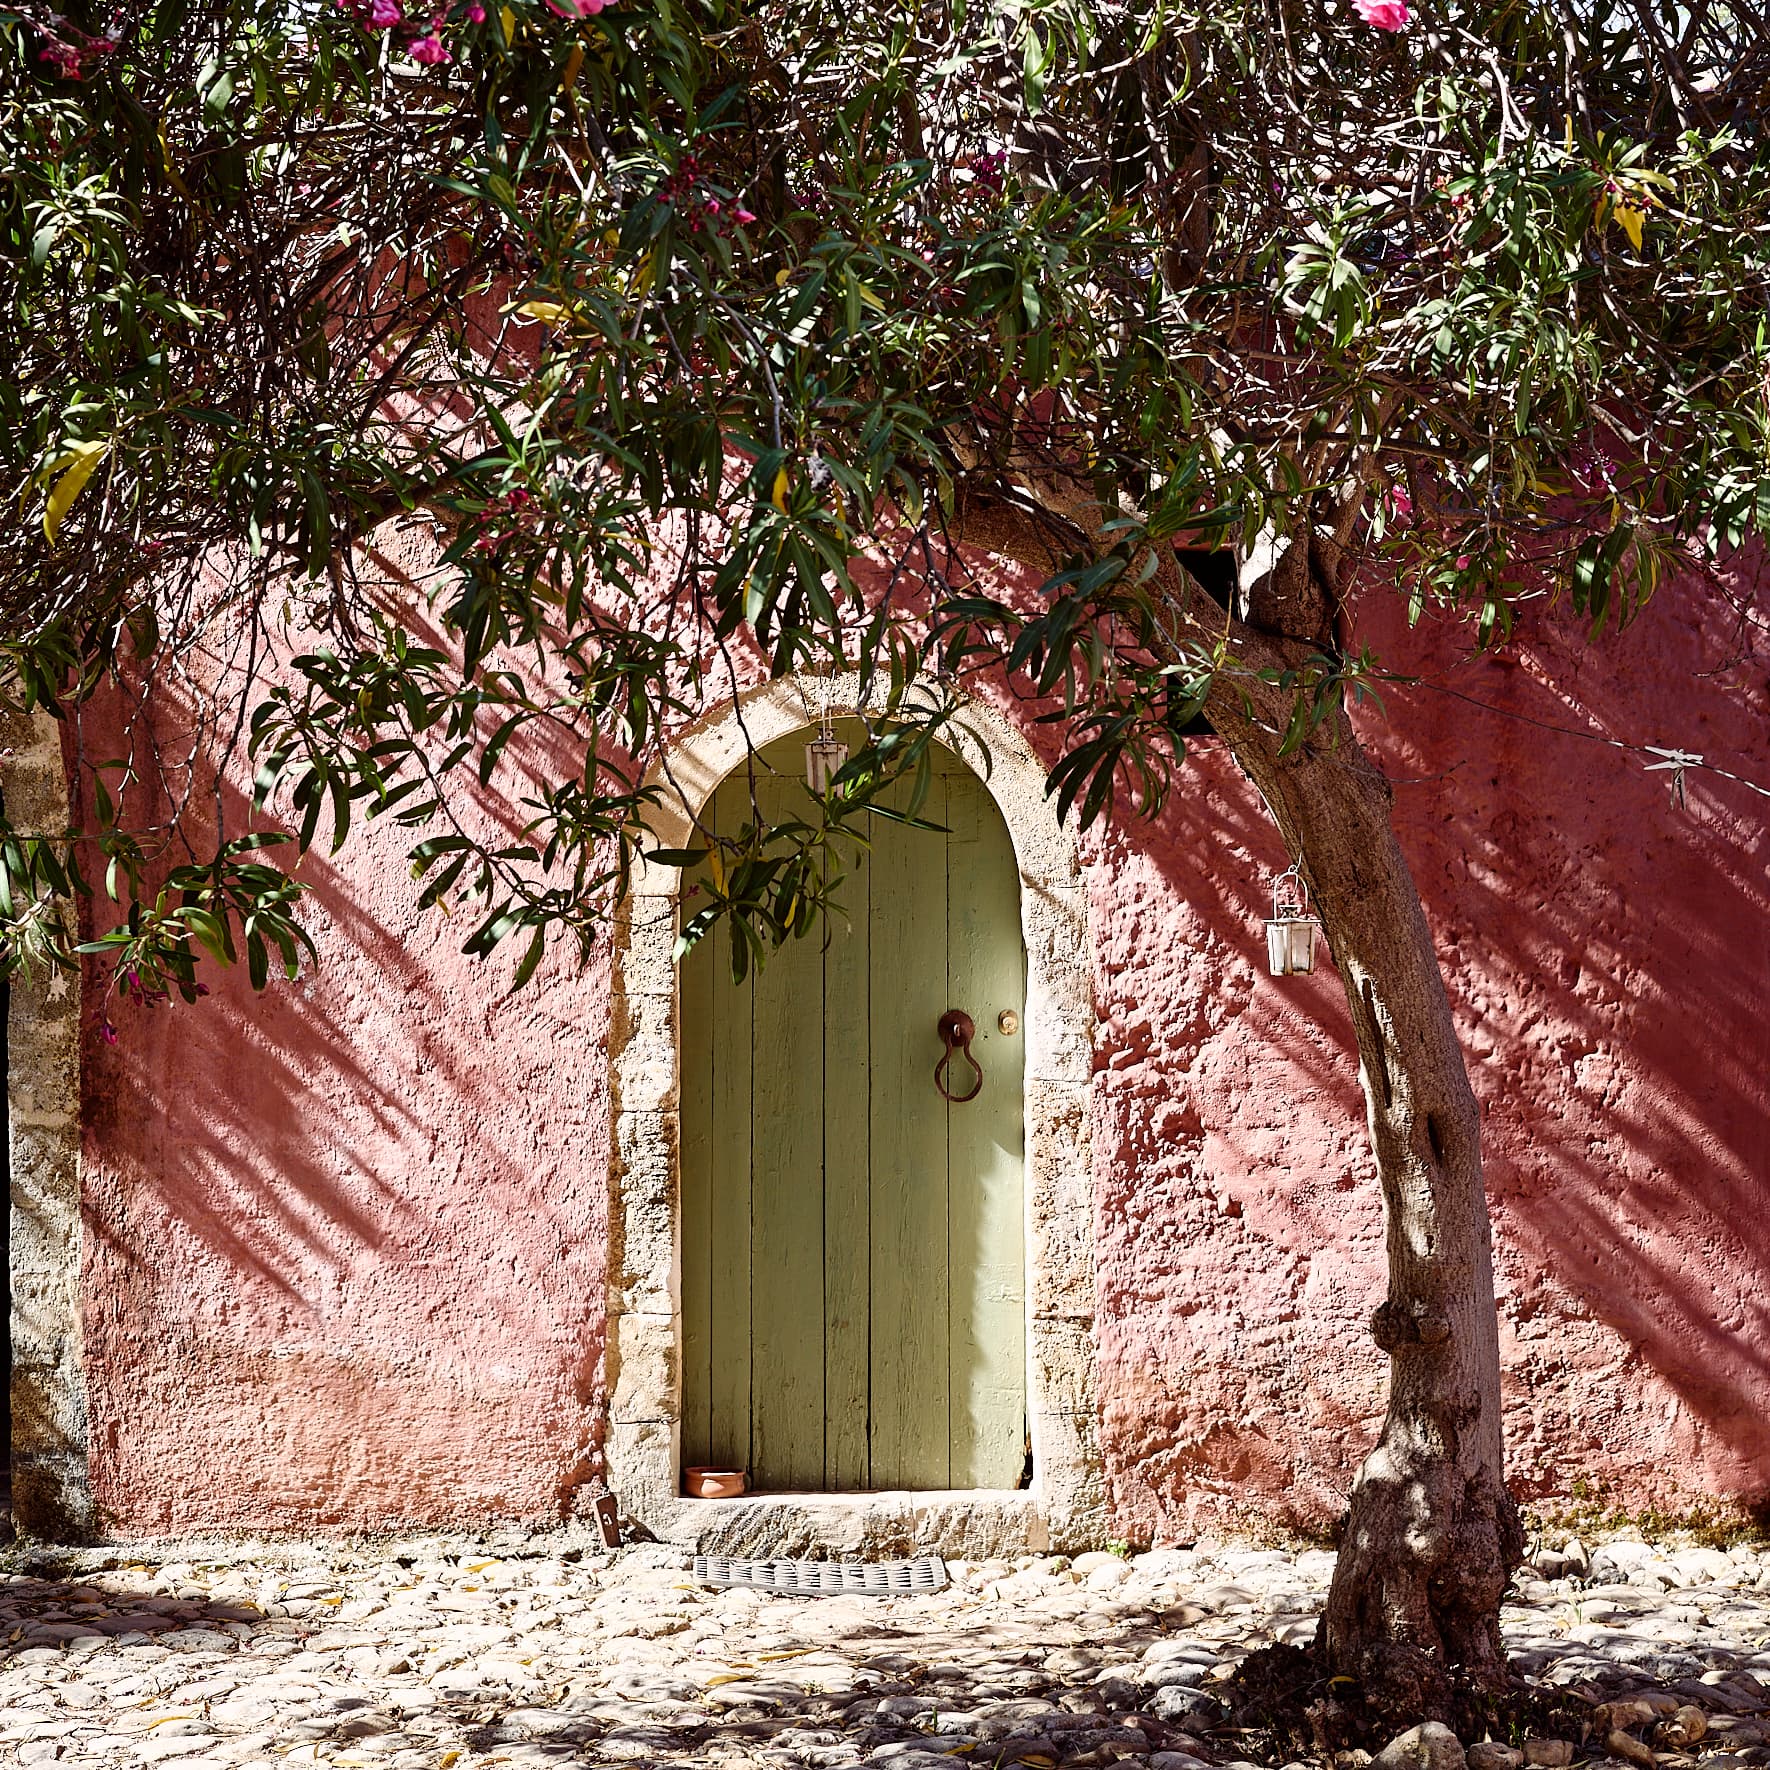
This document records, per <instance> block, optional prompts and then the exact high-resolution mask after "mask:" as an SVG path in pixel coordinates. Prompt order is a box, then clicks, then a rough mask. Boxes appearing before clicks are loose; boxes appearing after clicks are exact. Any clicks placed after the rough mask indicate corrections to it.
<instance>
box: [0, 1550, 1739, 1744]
mask: <svg viewBox="0 0 1770 1770" xmlns="http://www.w3.org/2000/svg"><path fill="white" fill-rule="evenodd" d="M182 1553H183V1558H181V1559H170V1558H167V1559H161V1558H158V1556H156V1557H154V1558H148V1557H147V1556H146V1555H145V1552H144V1551H140V1550H137V1551H133V1552H129V1551H111V1552H102V1553H101V1552H96V1551H89V1552H85V1553H84V1554H81V1555H78V1556H73V1557H69V1558H67V1559H65V1560H64V1561H62V1562H61V1563H59V1564H55V1565H54V1566H52V1565H51V1564H49V1563H46V1562H42V1561H39V1562H37V1563H34V1564H33V1563H31V1562H29V1561H26V1560H22V1559H21V1558H20V1556H19V1555H18V1554H14V1555H12V1556H9V1557H7V1558H5V1559H4V1560H0V1569H11V1571H5V1572H0V1656H4V1657H3V1658H0V1763H8V1764H10V1763H21V1764H47V1763H50V1762H55V1763H58V1764H64V1765H80V1764H89V1763H90V1764H98V1763H105V1764H109V1765H122V1766H131V1765H137V1764H140V1765H147V1766H157V1767H158V1770H194V1767H195V1766H199V1765H200V1766H205V1767H208V1766H240V1765H267V1766H268V1765H274V1764H278V1763H287V1764H292V1765H299V1764H322V1763H330V1764H338V1765H387V1766H390V1767H393V1770H407V1767H412V1770H416V1767H418V1766H424V1767H426V1770H429V1767H432V1766H434V1767H436V1770H448V1767H449V1766H456V1767H457V1770H472V1767H473V1766H477V1765H480V1764H499V1763H507V1764H514V1765H534V1764H554V1763H558V1764H566V1763H581V1764H584V1765H587V1766H592V1767H596V1766H602V1767H606V1770H621V1767H623V1766H634V1767H643V1770H663V1767H665V1766H688V1765H695V1766H700V1765H717V1764H730V1765H739V1764H742V1765H768V1766H779V1767H781V1770H786V1767H788V1766H801V1765H803V1766H821V1765H843V1764H850V1763H859V1762H865V1763H868V1764H876V1765H880V1766H882V1767H883V1770H962V1766H965V1765H970V1766H977V1765H982V1764H987V1765H989V1766H991V1770H998V1767H999V1770H1008V1767H1009V1766H1013V1765H1016V1764H1019V1765H1024V1766H1028V1767H1029V1770H1051V1767H1054V1766H1055V1767H1059V1770H1085V1767H1086V1770H1091V1767H1093V1766H1109V1765H1112V1764H1114V1763H1119V1764H1122V1765H1123V1766H1124V1770H1140V1767H1141V1766H1142V1765H1144V1764H1148V1765H1150V1766H1151V1770H1199V1766H1200V1764H1201V1763H1204V1762H1210V1763H1218V1764H1235V1763H1238V1762H1241V1761H1242V1758H1241V1753H1242V1751H1243V1750H1246V1749H1248V1748H1247V1747H1246V1746H1245V1745H1238V1741H1237V1739H1236V1737H1235V1735H1234V1734H1233V1733H1230V1732H1228V1731H1227V1730H1225V1729H1224V1728H1223V1727H1222V1726H1221V1725H1220V1723H1221V1720H1222V1717H1221V1714H1220V1712H1218V1711H1216V1710H1215V1708H1214V1705H1213V1703H1212V1701H1211V1691H1212V1686H1213V1683H1214V1681H1215V1680H1217V1679H1219V1678H1220V1677H1221V1676H1222V1675H1223V1674H1224V1673H1226V1672H1227V1671H1229V1670H1230V1669H1231V1668H1232V1667H1233V1666H1234V1665H1235V1664H1236V1662H1237V1661H1238V1660H1239V1658H1240V1657H1241V1655H1242V1654H1244V1653H1245V1652H1247V1651H1248V1650H1249V1649H1250V1648H1251V1647H1256V1646H1260V1645H1264V1644H1266V1643H1268V1642H1271V1641H1274V1640H1277V1641H1303V1640H1306V1639H1307V1638H1308V1637H1309V1635H1310V1633H1311V1632H1312V1630H1313V1627H1314V1619H1315V1615H1316V1613H1317V1611H1318V1610H1319V1607H1320V1604H1321V1601H1322V1598H1323V1596H1324V1594H1325V1591H1326V1584H1327V1579H1328V1575H1329V1573H1330V1571H1331V1568H1332V1565H1333V1558H1332V1556H1331V1555H1330V1554H1327V1553H1323V1552H1319V1551H1308V1552H1301V1553H1286V1552H1279V1551H1252V1550H1236V1549H1232V1548H1220V1549H1211V1548H1210V1547H1209V1546H1208V1545H1206V1546H1204V1547H1201V1549H1200V1550H1198V1551H1196V1552H1195V1551H1175V1550H1158V1551H1154V1552H1152V1553H1149V1554H1145V1555H1138V1556H1135V1557H1133V1558H1131V1559H1130V1560H1128V1561H1126V1560H1121V1559H1119V1558H1117V1557H1115V1556H1112V1555H1107V1554H1090V1555H1082V1556H1079V1557H1077V1558H1076V1559H1075V1560H1074V1561H1073V1562H1071V1561H1067V1560H1065V1559H1063V1558H1061V1557H1046V1558H1028V1559H1025V1560H1022V1561H1018V1562H1015V1563H1013V1564H1009V1563H1006V1562H989V1563H984V1564H981V1565H967V1564H963V1563H955V1564H953V1566H952V1572H953V1575H954V1580H953V1584H952V1586H950V1587H949V1588H948V1589H947V1590H945V1591H942V1592H938V1593H932V1594H923V1595H916V1596H905V1597H892V1598H865V1597H840V1598H826V1599H821V1600H808V1599H797V1598H792V1599H789V1598H782V1597H773V1596H762V1595H758V1594H756V1593H752V1592H743V1591H736V1592H722V1593H720V1592H712V1591H705V1590H702V1589H699V1588H697V1587H695V1586H694V1585H693V1584H692V1582H691V1580H690V1577H689V1574H688V1571H687V1568H688V1562H687V1560H686V1558H685V1557H684V1556H682V1555H680V1554H678V1553H676V1552H674V1551H668V1550H664V1549H661V1548H658V1547H655V1546H648V1547H642V1548H637V1549H630V1550H625V1551H622V1552H620V1553H619V1554H617V1555H613V1556H611V1555H607V1554H604V1553H601V1552H600V1551H598V1552H590V1551H585V1550H578V1549H573V1548H570V1547H566V1548H562V1546H561V1539H558V1538H523V1537H518V1536H515V1535H511V1536H508V1537H497V1536H493V1537H488V1538H485V1539H483V1540H480V1541H477V1542H475V1543H472V1544H468V1543H464V1542H462V1541H460V1540H457V1539H447V1540H445V1539H440V1538H425V1539H413V1540H410V1541H405V1542H395V1543H382V1544H379V1545H376V1546H375V1547H374V1548H373V1549H372V1550H368V1549H347V1548H342V1547H339V1548H314V1547H312V1546H308V1547H305V1548H295V1547H281V1548H276V1549H265V1548H258V1549H254V1550H250V1551H248V1550H246V1549H233V1550H224V1549H218V1548H216V1547H214V1546H210V1547H209V1548H208V1549H206V1550H203V1551H197V1550H187V1551H184V1552H182ZM171 1554H172V1551H169V1550H164V1549H162V1550H161V1551H159V1555H165V1556H170V1555H171ZM1542 1574H1551V1575H1555V1576H1557V1577H1553V1578H1543V1577H1540V1576H1541V1575H1542ZM1506 1631H1507V1638H1508V1641H1509V1643H1510V1645H1511V1647H1512V1650H1513V1653H1514V1655H1515V1664H1516V1667H1517V1669H1518V1670H1519V1671H1520V1672H1521V1673H1523V1674H1524V1675H1526V1676H1528V1677H1530V1678H1532V1679H1534V1680H1539V1681H1543V1682H1545V1683H1548V1684H1551V1685H1555V1686H1560V1687H1563V1688H1564V1689H1566V1690H1567V1691H1568V1692H1569V1700H1571V1701H1574V1702H1577V1703H1580V1704H1584V1705H1588V1706H1587V1707H1586V1708H1584V1709H1582V1711H1581V1712H1582V1713H1586V1714H1588V1715H1589V1716H1590V1718H1591V1724H1590V1726H1582V1727H1581V1728H1579V1729H1576V1730H1574V1729H1570V1730H1572V1731H1579V1732H1582V1733H1586V1734H1588V1735H1589V1737H1588V1738H1586V1739H1579V1740H1570V1741H1568V1742H1567V1743H1566V1745H1561V1744H1557V1743H1554V1742H1552V1741H1535V1742H1526V1741H1518V1742H1514V1743H1515V1744H1517V1745H1523V1746H1524V1747H1525V1755H1526V1756H1527V1758H1528V1760H1529V1761H1530V1762H1531V1763H1534V1764H1543V1765H1553V1764H1558V1763H1566V1762H1567V1761H1568V1759H1569V1758H1570V1757H1571V1758H1572V1759H1573V1760H1574V1761H1575V1762H1582V1763H1583V1762H1595V1763H1599V1764H1602V1763H1604V1762H1605V1761H1606V1760H1607V1759H1614V1760H1616V1763H1615V1767H1614V1770H1623V1766H1625V1765H1633V1766H1635V1767H1636V1770H1658V1767H1659V1766H1667V1767H1669V1770H1678V1767H1680V1766H1688V1765H1693V1764H1695V1765H1701V1766H1702V1770H1739V1767H1740V1766H1744V1765H1748V1764H1749V1765H1757V1764H1765V1763H1770V1746H1767V1745H1766V1743H1765V1742H1766V1741H1767V1740H1770V1721H1766V1719H1765V1714H1764V1711H1765V1709H1766V1707H1767V1706H1770V1558H1765V1559H1760V1558H1759V1557H1758V1556H1757V1555H1755V1554H1753V1553H1750V1552H1748V1551H1744V1550H1732V1551H1728V1552H1722V1551H1718V1550H1714V1549H1685V1550H1672V1549H1666V1550H1663V1551H1662V1550H1656V1549H1654V1548H1652V1547H1649V1546H1648V1545H1646V1544H1643V1543H1638V1542H1615V1543H1611V1544H1609V1545H1608V1546H1606V1547H1604V1548H1601V1549H1598V1550H1596V1551H1595V1552H1593V1553H1591V1554H1590V1555H1588V1553H1587V1551H1586V1550H1585V1549H1584V1548H1582V1547H1580V1546H1579V1545H1577V1544H1575V1545H1573V1546H1572V1547H1571V1548H1569V1549H1568V1550H1566V1551H1565V1552H1564V1553H1554V1554H1548V1555H1545V1556H1543V1557H1541V1558H1540V1560H1539V1563H1538V1566H1537V1567H1536V1568H1534V1569H1529V1568H1527V1569H1526V1570H1525V1572H1524V1574H1523V1576H1522V1577H1521V1581H1520V1584H1519V1586H1518V1588H1517V1589H1516V1591H1515V1594H1514V1598H1513V1601H1512V1602H1511V1603H1510V1604H1509V1605H1508V1608H1507V1611H1506ZM1760 1680H1762V1682H1760ZM1605 1702H1608V1704H1609V1706H1608V1708H1604V1707H1599V1708H1591V1707H1590V1706H1589V1705H1593V1704H1600V1703H1605ZM1444 1743H1445V1742H1444V1741H1442V1740H1441V1741H1440V1742H1439V1744H1440V1745H1443V1744H1444ZM1449 1747H1450V1754H1451V1755H1450V1758H1449V1759H1448V1760H1447V1759H1443V1758H1442V1757H1441V1756H1433V1755H1432V1754H1430V1753H1428V1754H1425V1757H1426V1760H1427V1761H1429V1763H1430V1770H1445V1764H1446V1763H1449V1765H1450V1770H1465V1766H1466V1770H1513V1767H1514V1766H1516V1765H1517V1764H1518V1763H1519V1760H1520V1753H1519V1752H1518V1751H1517V1750H1515V1749H1512V1748H1511V1747H1509V1746H1503V1745H1495V1744H1479V1743H1477V1744H1474V1745H1473V1746H1472V1747H1471V1749H1470V1750H1469V1751H1468V1753H1467V1757H1466V1760H1465V1757H1464V1753H1463V1750H1462V1748H1461V1747H1460V1746H1457V1745H1456V1744H1455V1742H1454V1741H1451V1742H1449ZM1390 1755H1391V1754H1388V1753H1385V1754H1383V1755H1382V1757H1381V1758H1380V1759H1379V1761H1378V1770H1387V1765H1386V1763H1385V1760H1387V1759H1388V1758H1389V1757H1390ZM1348 1758H1349V1759H1351V1760H1352V1763H1351V1764H1350V1765H1349V1764H1348V1763H1347V1762H1346V1761H1345V1760H1347V1759H1348ZM1341 1760H1342V1761H1341V1763H1340V1765H1339V1766H1338V1767H1337V1770H1354V1766H1361V1765H1362V1764H1363V1763H1365V1762H1368V1760H1366V1759H1365V1758H1364V1756H1363V1754H1361V1753H1352V1754H1345V1753H1342V1754H1341ZM1416 1761H1418V1759H1416Z"/></svg>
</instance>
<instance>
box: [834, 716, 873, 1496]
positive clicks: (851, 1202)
mask: <svg viewBox="0 0 1770 1770" xmlns="http://www.w3.org/2000/svg"><path fill="white" fill-rule="evenodd" d="M842 735H843V736H845V737H846V738H847V739H848V741H849V743H850V744H851V745H853V746H856V747H858V745H859V743H860V742H861V733H860V729H859V725H858V722H854V723H853V727H852V729H844V731H843V733H842ZM871 885H872V880H871V868H870V865H869V861H868V857H867V855H866V854H865V853H864V852H863V853H861V854H860V855H858V856H857V857H855V859H854V861H853V864H852V866H851V868H850V870H849V874H848V877H847V879H846V880H844V882H843V886H842V903H843V907H844V908H845V909H846V911H847V913H848V920H847V921H846V923H844V922H843V921H841V919H840V918H838V919H836V920H835V921H833V922H832V924H831V928H830V940H829V945H828V946H827V947H826V948H825V950H824V955H823V961H824V1030H823V1042H824V1098H823V1114H824V1133H823V1135H824V1479H823V1485H824V1486H825V1487H826V1488H828V1489H829V1490H830V1491H831V1492H832V1493H854V1492H857V1491H860V1490H863V1489H865V1488H866V1487H868V1486H869V1485H871V1466H870V1462H869V1458H868V1451H867V1409H868V1401H869V1371H868V1340H869V1335H868V1330H869V1326H870V1323H871V1315H872V1298H871V1283H872V1276H871V1265H872V1234H871V1224H870V1221H869V1218H870V1212H871V1201H870V1199H869V1196H868V1194H869V1186H868V1174H869V1164H870V1160H871V1148H870V1145H871V1137H872V1127H871V1124H870V1122H869V1113H868V1109H867V1102H868V1077H869V1075H870V1073H871V1070H872V1040H871V1033H870V1026H871V1019H872V1009H871V1002H870V999H869V998H870V990H871V980H870V977H869V967H868V955H869V952H870V941H869V938H868V935H869V928H868V922H869V916H870V913H871V907H872V906H871Z"/></svg>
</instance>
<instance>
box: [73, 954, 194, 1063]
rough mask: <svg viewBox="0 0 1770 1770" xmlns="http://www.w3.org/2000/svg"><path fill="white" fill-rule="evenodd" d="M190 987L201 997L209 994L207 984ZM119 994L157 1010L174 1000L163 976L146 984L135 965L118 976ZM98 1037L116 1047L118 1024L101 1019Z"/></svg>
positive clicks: (108, 1019)
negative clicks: (163, 1003)
mask: <svg viewBox="0 0 1770 1770" xmlns="http://www.w3.org/2000/svg"><path fill="white" fill-rule="evenodd" d="M180 987H183V986H182V985H181V986H180ZM190 987H191V990H192V992H193V993H194V994H196V995H199V996H206V995H208V993H209V986H208V984H206V983H194V984H192V985H191V986H190ZM117 994H118V995H120V996H122V997H123V998H124V999H125V1000H126V1001H127V1000H134V1001H135V1002H137V1003H139V1004H140V1005H141V1006H142V1007H143V1008H157V1007H159V1005H160V1004H161V1003H162V1002H169V1001H171V1000H172V991H171V989H170V988H169V987H168V986H167V984H166V982H165V981H164V978H163V976H158V977H156V980H155V981H154V982H153V983H147V982H144V981H143V979H142V975H141V972H140V970H139V969H137V967H135V966H134V965H131V966H129V967H128V968H127V969H126V970H124V971H123V972H122V973H121V974H120V975H119V976H118V978H117ZM98 1036H99V1037H100V1038H101V1039H103V1040H104V1042H105V1043H106V1044H107V1045H114V1044H116V1042H117V1028H116V1024H115V1023H114V1022H113V1021H112V1019H111V1017H110V1016H109V1015H108V1014H104V1015H100V1017H99V1022H98Z"/></svg>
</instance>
